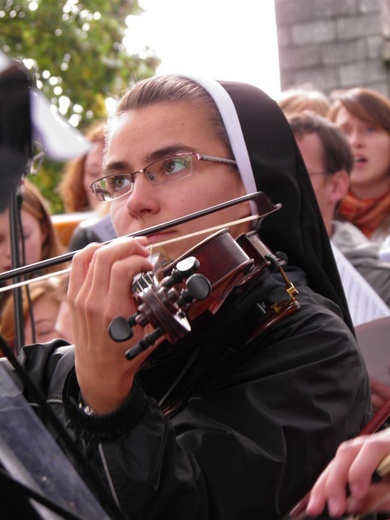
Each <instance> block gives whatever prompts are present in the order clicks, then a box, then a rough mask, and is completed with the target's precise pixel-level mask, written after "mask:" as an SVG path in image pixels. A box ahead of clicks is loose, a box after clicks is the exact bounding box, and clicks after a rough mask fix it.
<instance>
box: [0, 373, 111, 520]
mask: <svg viewBox="0 0 390 520" xmlns="http://www.w3.org/2000/svg"><path fill="white" fill-rule="evenodd" d="M0 463H1V465H2V466H3V467H4V468H5V469H6V470H7V471H8V473H9V474H10V475H11V476H12V477H13V478H14V479H15V480H17V481H19V482H21V483H22V484H24V485H26V486H27V487H29V488H30V489H33V490H34V491H36V492H37V493H41V494H42V495H45V496H47V497H48V498H49V499H51V500H53V501H54V502H56V503H57V504H58V505H59V506H62V507H63V508H64V509H66V510H68V511H69V512H71V513H72V512H73V513H74V514H77V515H79V516H80V517H81V518H86V519H99V520H110V518H109V517H108V515H107V514H106V513H105V511H104V510H103V509H102V507H101V506H100V504H99V503H98V501H97V500H96V498H95V497H94V496H93V495H92V493H91V492H90V490H89V489H88V488H87V486H86V484H85V483H84V481H83V480H82V479H81V477H80V476H79V474H78V473H77V472H76V470H75V469H74V467H73V466H72V464H71V463H70V461H69V460H68V459H67V458H66V457H65V455H64V454H63V452H62V451H61V449H60V448H59V446H58V445H57V444H56V443H55V441H54V439H53V437H52V436H51V435H50V434H49V433H48V431H47V430H46V429H45V427H44V425H43V423H42V422H41V421H40V420H39V418H38V417H37V416H36V414H35V413H34V412H33V410H32V409H31V407H30V405H29V404H28V403H27V401H26V400H25V398H24V396H23V395H22V394H21V392H20V390H19V389H18V388H17V386H16V385H15V383H14V382H13V380H12V379H11V377H10V375H9V374H8V372H7V370H6V369H5V368H4V366H2V364H0ZM5 499H6V497H2V499H1V500H5ZM32 504H33V505H34V507H35V508H36V509H37V510H38V511H39V514H40V515H41V517H42V518H43V519H44V520H54V519H58V518H60V517H59V516H58V515H57V514H55V513H54V512H52V511H49V510H48V509H47V508H46V507H44V506H42V505H40V504H37V503H36V502H34V501H33V502H32Z"/></svg>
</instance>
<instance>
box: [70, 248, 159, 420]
mask: <svg viewBox="0 0 390 520" xmlns="http://www.w3.org/2000/svg"><path fill="white" fill-rule="evenodd" d="M144 244H145V242H144V240H143V239H130V238H121V239H117V240H115V241H113V242H111V243H110V244H108V245H102V244H91V245H89V246H87V247H86V248H84V250H82V251H80V252H79V253H77V254H76V255H75V256H74V258H73V261H72V269H71V275H70V280H69V290H68V303H69V308H70V310H71V313H72V323H73V335H74V344H75V355H76V361H75V366H76V373H77V380H78V383H79V385H80V390H81V393H82V396H83V399H84V401H85V403H86V404H88V405H89V406H90V407H91V408H92V409H93V410H94V411H95V412H96V413H98V414H105V413H109V412H111V411H113V410H115V409H116V408H117V407H118V406H120V404H121V403H122V402H123V401H124V400H125V399H126V397H127V396H128V395H129V393H130V391H131V388H132V385H133V378H134V375H135V372H136V370H137V369H138V367H139V366H140V365H141V364H142V363H143V361H144V360H145V359H146V358H147V357H148V356H149V355H150V353H151V352H152V351H153V349H154V348H155V346H153V347H152V348H150V349H148V350H147V351H145V352H143V353H142V354H140V355H139V356H137V357H136V358H135V359H134V360H132V361H128V360H126V359H125V356H124V354H125V352H126V351H127V350H128V349H129V348H130V347H131V346H132V345H134V344H135V343H137V342H138V341H139V340H140V339H141V338H142V337H143V336H144V335H145V334H146V333H147V332H149V331H150V330H151V327H150V330H148V329H149V327H145V328H142V327H140V326H136V327H134V336H133V338H131V339H130V340H128V341H125V342H123V343H117V342H115V341H113V340H111V339H110V337H109V335H108V326H109V324H110V322H111V320H112V319H113V318H115V317H116V316H129V315H130V314H133V313H134V312H135V311H136V306H135V302H134V299H133V295H132V292H131V284H132V280H133V277H134V276H135V275H136V274H138V273H140V272H145V271H149V270H151V269H152V265H151V263H150V262H149V260H148V258H147V257H148V255H149V252H148V250H147V249H146V248H145V247H144ZM156 346H157V345H156Z"/></svg>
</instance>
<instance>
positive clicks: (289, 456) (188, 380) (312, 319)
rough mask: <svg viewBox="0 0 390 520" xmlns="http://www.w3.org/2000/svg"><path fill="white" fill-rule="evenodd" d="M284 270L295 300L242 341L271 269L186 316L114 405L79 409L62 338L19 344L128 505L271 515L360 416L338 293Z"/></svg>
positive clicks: (195, 514) (267, 519)
mask: <svg viewBox="0 0 390 520" xmlns="http://www.w3.org/2000/svg"><path fill="white" fill-rule="evenodd" d="M292 276H293V278H295V280H296V283H297V285H298V288H299V296H298V300H299V303H300V309H299V310H298V311H297V312H295V313H293V314H292V315H290V316H288V317H286V318H284V319H283V320H282V321H280V322H279V323H277V324H276V325H273V326H270V327H269V328H267V329H266V330H265V331H264V332H262V333H261V334H259V335H257V336H256V338H255V339H252V340H249V342H248V338H249V337H250V334H249V331H253V330H254V329H255V328H256V324H257V323H258V322H259V316H260V315H259V313H258V307H257V306H256V304H257V303H261V302H263V301H264V300H271V301H272V299H273V298H275V299H280V297H281V294H282V293H283V290H284V289H283V284H282V282H281V281H280V280H279V279H278V277H277V276H276V275H269V274H268V273H267V274H266V275H265V276H263V277H262V278H261V280H260V282H259V283H257V284H256V285H255V287H252V288H251V290H250V291H248V290H245V292H244V293H243V294H242V295H237V294H236V295H235V297H234V300H235V303H234V305H229V304H227V305H226V310H225V311H223V312H220V313H218V314H217V316H213V317H212V318H210V316H207V315H202V316H201V317H199V318H198V319H197V320H195V322H194V324H193V325H194V328H193V333H192V334H191V340H189V339H188V338H189V337H187V338H184V339H183V340H181V341H180V342H179V343H178V344H176V345H175V346H174V347H170V346H168V345H164V344H163V345H161V346H160V347H159V349H157V351H156V352H155V353H154V354H153V356H152V357H151V362H150V363H149V364H148V365H147V366H144V367H143V368H142V369H141V370H140V372H139V374H138V380H137V384H136V385H135V387H134V388H133V391H132V393H131V395H130V396H129V398H128V400H127V402H126V403H124V405H123V406H122V407H121V408H120V409H118V410H117V411H115V412H114V413H112V414H110V415H106V416H101V417H98V416H93V415H92V416H90V415H86V414H85V413H83V412H82V411H81V410H80V409H79V407H78V403H79V390H78V386H77V380H76V377H75V372H74V369H73V350H72V347H61V348H60V349H59V350H58V349H57V347H58V342H57V343H56V342H53V343H52V344H50V345H49V346H46V347H45V348H42V345H40V346H30V347H27V348H25V349H24V350H25V352H24V356H25V361H24V365H25V366H26V368H27V369H28V370H29V373H30V374H31V375H32V376H33V377H34V379H35V382H37V383H38V384H39V386H40V387H41V388H42V390H44V391H45V393H46V395H47V399H48V402H50V403H51V405H52V406H53V408H54V409H55V410H56V413H57V414H58V415H59V416H60V417H61V418H62V421H63V424H64V425H66V428H67V429H68V430H69V431H70V432H71V434H72V436H73V437H74V439H75V440H76V443H77V446H78V448H79V449H80V450H81V451H82V453H83V454H84V456H85V457H86V458H87V460H89V462H90V463H91V464H92V466H93V468H94V472H95V473H96V474H98V475H100V477H101V478H102V480H103V481H104V482H106V485H107V487H110V489H111V491H112V493H113V495H114V496H115V499H116V500H117V501H118V502H119V505H120V508H121V509H122V511H123V512H124V514H125V517H126V518H129V519H138V518H139V519H143V520H146V519H165V518H172V519H175V520H176V519H178V520H179V519H183V520H184V519H186V520H191V519H202V520H206V519H210V520H211V519H212V520H218V519H220V520H233V519H240V520H241V519H246V520H251V519H262V520H273V519H275V520H276V519H280V518H282V516H283V515H284V514H286V513H287V512H288V511H289V510H290V509H291V507H292V506H293V505H294V504H295V503H296V502H297V501H298V500H299V499H300V498H301V497H302V496H303V495H304V494H305V493H306V492H307V491H308V490H309V489H310V487H311V486H312V484H313V483H314V480H315V478H316V476H318V474H319V472H320V471H321V469H323V467H324V466H325V465H326V463H327V462H328V461H329V459H330V458H331V457H332V455H333V454H334V453H335V451H336V448H337V446H338V445H339V444H340V442H341V441H342V440H344V439H347V438H349V437H351V436H354V435H356V434H357V433H358V431H359V430H360V428H361V427H362V426H363V425H364V424H365V422H366V421H367V419H368V416H369V409H370V396H369V386H368V379H367V374H366V370H365V367H364V362H363V360H362V357H361V355H360V353H359V351H358V348H357V345H356V343H355V340H354V337H353V335H352V333H351V332H350V330H349V329H348V328H347V326H346V325H345V323H344V322H343V321H342V319H341V317H340V316H339V314H340V311H339V310H338V307H337V306H336V305H335V304H334V303H332V302H330V301H328V300H326V299H325V298H323V297H321V296H319V295H317V294H315V293H313V292H312V291H311V290H310V289H309V288H308V287H307V286H306V285H305V284H304V281H303V279H302V273H299V272H295V273H292ZM298 278H300V279H301V280H300V281H298V282H297V279H298ZM206 321H207V324H208V326H207V327H205V324H206ZM191 359H192V361H190V360H191ZM178 374H182V379H179V378H178ZM201 374H203V375H201ZM178 379H179V380H178ZM164 394H165V396H164ZM62 399H63V400H64V403H65V409H64V408H63V405H62ZM159 401H160V404H158V402H159ZM163 409H166V410H170V411H167V412H166V413H165V414H164V413H162V410H163ZM54 435H56V434H55V433H54Z"/></svg>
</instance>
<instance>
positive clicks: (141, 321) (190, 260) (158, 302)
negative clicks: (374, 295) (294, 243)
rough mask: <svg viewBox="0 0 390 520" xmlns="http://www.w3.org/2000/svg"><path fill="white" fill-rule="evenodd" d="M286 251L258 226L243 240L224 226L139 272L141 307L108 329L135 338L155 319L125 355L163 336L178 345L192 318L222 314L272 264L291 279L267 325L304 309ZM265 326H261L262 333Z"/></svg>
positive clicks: (136, 293)
mask: <svg viewBox="0 0 390 520" xmlns="http://www.w3.org/2000/svg"><path fill="white" fill-rule="evenodd" d="M286 263H287V260H286V257H285V255H283V254H281V253H279V254H277V255H276V254H273V253H272V252H271V251H270V250H269V249H268V248H267V247H266V246H265V244H264V243H263V242H262V241H261V240H260V237H259V236H258V233H257V232H256V231H252V232H250V233H247V234H243V235H240V236H239V237H238V239H237V240H234V238H233V237H232V236H231V234H230V233H229V230H228V229H223V230H220V231H219V232H217V233H215V234H213V235H212V236H210V237H209V238H207V239H205V240H203V241H202V242H201V243H200V244H198V245H197V246H195V247H193V248H191V249H190V250H189V251H187V252H186V253H185V254H184V255H182V256H181V257H179V258H178V259H176V260H175V261H173V262H167V261H166V260H165V259H164V258H162V259H161V258H160V259H159V261H158V264H160V265H161V266H162V267H160V268H159V269H157V270H156V271H149V272H147V273H141V274H140V275H138V276H137V277H136V278H135V280H134V282H133V284H132V293H133V297H134V300H135V302H136V306H137V311H136V312H135V313H134V314H132V315H131V316H129V317H127V318H125V317H124V316H117V317H116V318H114V319H113V320H112V321H111V323H110V325H109V328H108V333H109V336H110V337H111V339H113V340H114V341H118V342H122V341H126V340H128V339H130V338H131V337H133V327H134V326H135V325H141V326H143V327H145V326H146V325H147V324H151V325H152V327H153V329H154V330H153V332H151V333H149V334H147V335H145V336H144V337H143V338H142V339H141V340H140V341H139V342H138V343H137V344H136V345H134V346H133V347H132V348H131V349H129V350H128V351H127V352H126V354H125V356H126V358H127V359H129V360H131V359H134V358H135V357H136V356H137V355H138V354H140V353H141V352H142V351H144V350H146V349H147V348H149V347H151V346H152V345H154V343H155V342H156V340H157V339H159V338H160V337H162V336H165V338H166V339H167V340H168V341H169V343H171V344H175V343H176V342H177V341H178V340H179V339H181V338H182V337H183V336H184V335H186V334H188V333H189V332H190V331H191V323H192V322H193V321H194V320H195V319H196V318H197V317H198V316H200V315H201V314H203V313H204V312H207V313H209V314H216V313H217V312H218V311H219V309H220V308H221V307H222V306H223V305H224V304H225V302H226V301H227V299H228V297H229V295H230V294H231V293H232V292H233V291H234V290H236V289H237V288H240V289H242V288H243V287H244V286H246V285H248V284H249V283H250V282H251V281H253V280H256V279H257V278H258V277H259V276H261V275H262V274H263V273H264V271H265V269H266V268H269V269H271V270H273V271H274V270H278V271H279V272H280V273H281V274H282V276H283V278H284V280H285V282H286V299H284V300H283V301H282V302H273V303H272V304H271V305H270V306H269V307H268V308H266V306H264V308H263V319H262V320H260V321H261V330H264V329H265V328H266V327H267V326H269V325H271V324H273V323H275V322H276V321H279V320H280V319H282V318H284V317H285V316H287V315H289V314H291V313H292V312H295V311H296V310H298V309H299V303H298V302H297V300H296V298H295V295H296V294H297V293H298V291H297V289H296V288H295V287H294V285H293V284H292V283H291V281H290V280H289V279H288V277H287V275H286V273H285V271H284V266H285V265H286ZM259 332H260V329H257V333H259Z"/></svg>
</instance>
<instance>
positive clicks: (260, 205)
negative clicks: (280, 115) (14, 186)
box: [0, 191, 281, 283]
mask: <svg viewBox="0 0 390 520" xmlns="http://www.w3.org/2000/svg"><path fill="white" fill-rule="evenodd" d="M247 201H253V202H254V203H255V205H256V207H257V216H258V218H259V219H262V218H263V217H265V216H267V215H269V214H270V213H273V212H274V211H277V210H278V209H280V208H281V204H273V203H272V202H271V201H270V199H269V198H268V197H267V195H265V193H263V192H261V191H259V192H254V193H249V194H247V195H243V196H242V197H237V198H235V199H232V200H229V201H226V202H222V203H221V204H217V205H215V206H211V207H209V208H205V209H202V210H200V211H196V212H194V213H190V214H188V215H184V216H183V217H179V218H176V219H173V220H169V221H168V222H164V223H162V224H157V225H155V226H152V227H149V228H146V229H142V230H140V231H135V232H134V233H130V234H128V235H124V236H126V237H133V238H135V237H139V236H149V235H153V234H155V233H159V232H161V231H165V230H166V229H169V228H170V227H172V226H177V225H179V224H185V223H186V222H189V221H191V220H195V219H197V218H200V217H204V216H206V215H209V214H211V213H215V212H216V211H220V210H223V209H225V208H229V207H231V206H234V205H236V204H241V203H242V202H247ZM114 240H116V239H115V238H114V239H112V240H108V241H106V242H103V245H105V244H109V243H111V242H113V241H114ZM76 253H77V251H70V252H69V253H64V254H63V255H59V256H56V257H54V258H48V259H46V260H41V261H40V262H36V263H34V264H30V265H25V266H21V267H17V268H16V269H12V270H11V271H6V272H4V273H1V274H0V283H1V282H2V281H5V280H9V279H10V278H16V277H18V276H23V275H26V274H31V273H34V272H36V271H39V270H40V269H45V268H47V267H51V266H53V265H58V264H62V263H65V262H69V261H70V260H72V258H73V257H74V255H75V254H76Z"/></svg>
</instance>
